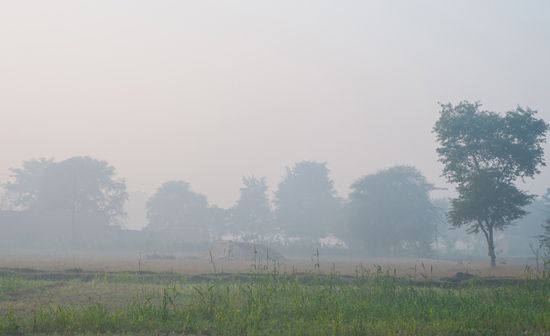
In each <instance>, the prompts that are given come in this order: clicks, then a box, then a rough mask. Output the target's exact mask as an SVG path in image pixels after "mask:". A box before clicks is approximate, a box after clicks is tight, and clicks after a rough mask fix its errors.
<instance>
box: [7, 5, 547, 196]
mask: <svg viewBox="0 0 550 336" xmlns="http://www.w3.org/2000/svg"><path fill="white" fill-rule="evenodd" d="M549 92H550V1H544V0H540V1H536V0H525V1H503V0H487V1H479V0H475V1H474V0H469V1H454V0H446V1H445V0H432V1H410V0H401V1H387V0H384V1H382V0H380V1H346V0H342V1H297V0H278V1H259V0H250V1H244V0H234V1H206V0H200V1H152V0H150V1H139V0H127V1H123V0H119V1H106V0H105V1H100V0H96V1H79V0H65V1H56V0H51V1H40V0H37V1H25V0H18V1H2V2H0V148H1V156H0V182H2V181H5V180H6V179H7V177H8V175H9V168H10V167H16V166H19V165H20V164H21V162H22V161H23V160H25V159H29V158H32V157H54V158H56V159H58V160H62V159H65V158H67V157H70V156H74V155H90V156H93V157H97V158H100V159H104V160H107V161H109V162H110V163H111V164H113V165H114V166H115V167H116V168H117V169H118V172H119V175H120V176H122V177H124V178H126V180H127V183H128V187H129V189H130V190H131V191H136V190H142V191H145V192H151V191H153V190H154V189H156V187H157V186H158V185H160V184H161V183H162V182H164V181H166V180H169V179H183V180H187V181H189V182H190V183H191V184H192V185H193V188H194V189H195V190H197V191H199V192H201V193H203V194H205V195H207V196H208V198H209V201H210V202H211V203H214V204H218V205H220V206H230V205H231V204H232V203H233V202H234V201H235V199H236V197H237V195H238V189H239V186H240V179H241V176H242V175H249V174H255V175H258V176H267V178H268V180H269V183H270V184H271V185H272V186H275V185H276V184H277V183H278V182H279V181H280V178H281V177H282V176H283V174H284V172H285V166H290V165H292V164H293V163H294V162H296V161H299V160H304V159H306V160H319V161H327V162H328V165H329V168H330V169H331V170H332V177H333V179H334V180H335V183H336V187H337V189H338V191H339V192H340V194H341V196H346V195H347V193H348V186H349V185H350V183H352V182H353V180H354V179H356V178H358V177H360V176H361V175H363V174H366V173H373V172H375V171H376V170H378V169H382V168H386V167H388V166H391V165H395V164H411V165H415V166H417V167H418V168H419V169H421V170H422V171H423V172H424V173H425V175H426V176H427V177H428V178H429V179H430V180H431V181H433V182H435V183H436V184H438V185H439V186H444V182H443V180H442V179H441V178H440V177H439V175H440V172H441V166H440V165H439V164H438V163H437V161H436V160H437V157H436V154H435V147H436V144H435V138H434V135H433V134H432V133H431V128H432V126H433V123H434V122H435V120H436V118H437V113H438V105H437V102H438V101H441V102H449V101H451V102H458V101H459V100H462V99H468V100H471V101H475V100H481V101H482V102H483V103H484V105H485V107H486V108H488V109H493V110H497V111H505V110H507V109H513V108H515V106H516V105H517V104H521V105H527V106H530V107H532V108H535V109H538V110H539V111H540V112H541V113H540V116H541V117H544V118H545V119H546V120H548V121H550V94H549ZM547 187H550V171H549V170H548V169H546V170H545V171H544V173H543V174H542V175H541V176H539V177H538V178H537V179H536V180H535V181H534V182H531V183H529V184H528V188H529V189H530V190H531V191H532V192H535V193H542V192H543V191H544V190H545V189H546V188H547Z"/></svg>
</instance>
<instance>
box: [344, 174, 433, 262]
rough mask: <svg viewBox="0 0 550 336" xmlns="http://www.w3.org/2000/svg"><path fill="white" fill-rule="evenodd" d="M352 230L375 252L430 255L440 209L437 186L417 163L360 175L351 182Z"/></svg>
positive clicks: (354, 236)
mask: <svg viewBox="0 0 550 336" xmlns="http://www.w3.org/2000/svg"><path fill="white" fill-rule="evenodd" d="M351 189H352V192H351V194H350V204H349V207H350V231H351V234H352V237H353V240H354V241H355V242H360V243H361V244H364V246H365V248H366V250H367V251H368V252H369V253H371V254H374V255H401V254H404V253H407V254H414V255H418V256H428V255H430V253H431V244H432V242H433V241H434V238H435V229H436V225H437V220H438V219H439V212H438V210H437V208H436V207H435V206H434V205H433V204H432V202H431V201H430V191H432V190H433V186H432V185H431V184H429V183H428V182H427V181H426V178H425V177H424V176H423V175H422V174H421V173H420V172H419V171H418V170H417V169H416V168H414V167H408V166H397V167H392V168H389V169H385V170H382V171H379V172H377V173H375V174H372V175H367V176H364V177H362V178H360V179H358V180H357V181H356V182H355V183H353V184H352V186H351Z"/></svg>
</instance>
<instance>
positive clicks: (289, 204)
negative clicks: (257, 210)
mask: <svg viewBox="0 0 550 336" xmlns="http://www.w3.org/2000/svg"><path fill="white" fill-rule="evenodd" d="M275 202H276V210H275V211H276V212H275V214H276V220H277V223H278V225H280V227H281V228H282V229H284V230H285V231H286V232H287V233H288V234H290V235H294V236H298V237H306V238H318V237H320V236H323V235H325V234H327V233H329V232H330V231H331V229H333V228H334V226H335V225H336V223H337V217H338V212H339V209H340V201H339V199H338V198H337V197H336V191H335V190H334V186H333V182H332V180H331V179H330V177H329V170H328V169H327V167H326V163H319V162H314V161H302V162H298V163H296V164H295V165H294V167H292V168H287V172H286V176H285V178H284V179H283V181H282V182H281V183H279V188H278V190H277V192H276V193H275Z"/></svg>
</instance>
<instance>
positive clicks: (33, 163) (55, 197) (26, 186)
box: [5, 156, 128, 224]
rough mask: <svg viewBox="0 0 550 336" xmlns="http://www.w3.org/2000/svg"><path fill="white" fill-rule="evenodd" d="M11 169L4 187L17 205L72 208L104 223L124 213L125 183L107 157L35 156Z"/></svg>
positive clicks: (60, 209)
mask: <svg viewBox="0 0 550 336" xmlns="http://www.w3.org/2000/svg"><path fill="white" fill-rule="evenodd" d="M12 173H13V176H12V177H13V180H12V181H10V182H8V183H7V184H6V186H5V187H6V191H7V193H8V194H9V197H10V200H11V202H12V203H13V206H14V207H15V208H17V209H20V210H32V211H37V212H40V211H45V212H49V213H61V212H71V213H73V214H78V216H80V217H82V216H87V217H88V218H89V217H94V218H96V219H100V221H101V222H102V223H104V224H113V223H115V222H117V221H118V220H119V219H120V218H122V217H123V216H124V203H125V201H126V200H127V198H128V194H127V192H126V184H125V182H124V180H122V179H119V178H117V176H116V171H115V168H114V167H113V166H111V165H110V164H109V163H107V162H106V161H101V160H97V159H94V158H91V157H80V156H78V157H72V158H69V159H66V160H64V161H61V162H54V161H53V160H46V159H32V160H28V161H25V162H24V163H23V165H22V167H21V168H16V169H12ZM95 222H97V221H95Z"/></svg>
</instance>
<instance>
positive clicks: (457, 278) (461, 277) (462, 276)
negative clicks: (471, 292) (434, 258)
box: [441, 272, 474, 282]
mask: <svg viewBox="0 0 550 336" xmlns="http://www.w3.org/2000/svg"><path fill="white" fill-rule="evenodd" d="M473 278H474V276H473V275H472V274H470V273H468V272H457V273H456V274H455V275H453V276H452V277H448V278H443V279H441V280H443V281H448V282H463V281H467V280H470V279H473Z"/></svg>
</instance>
